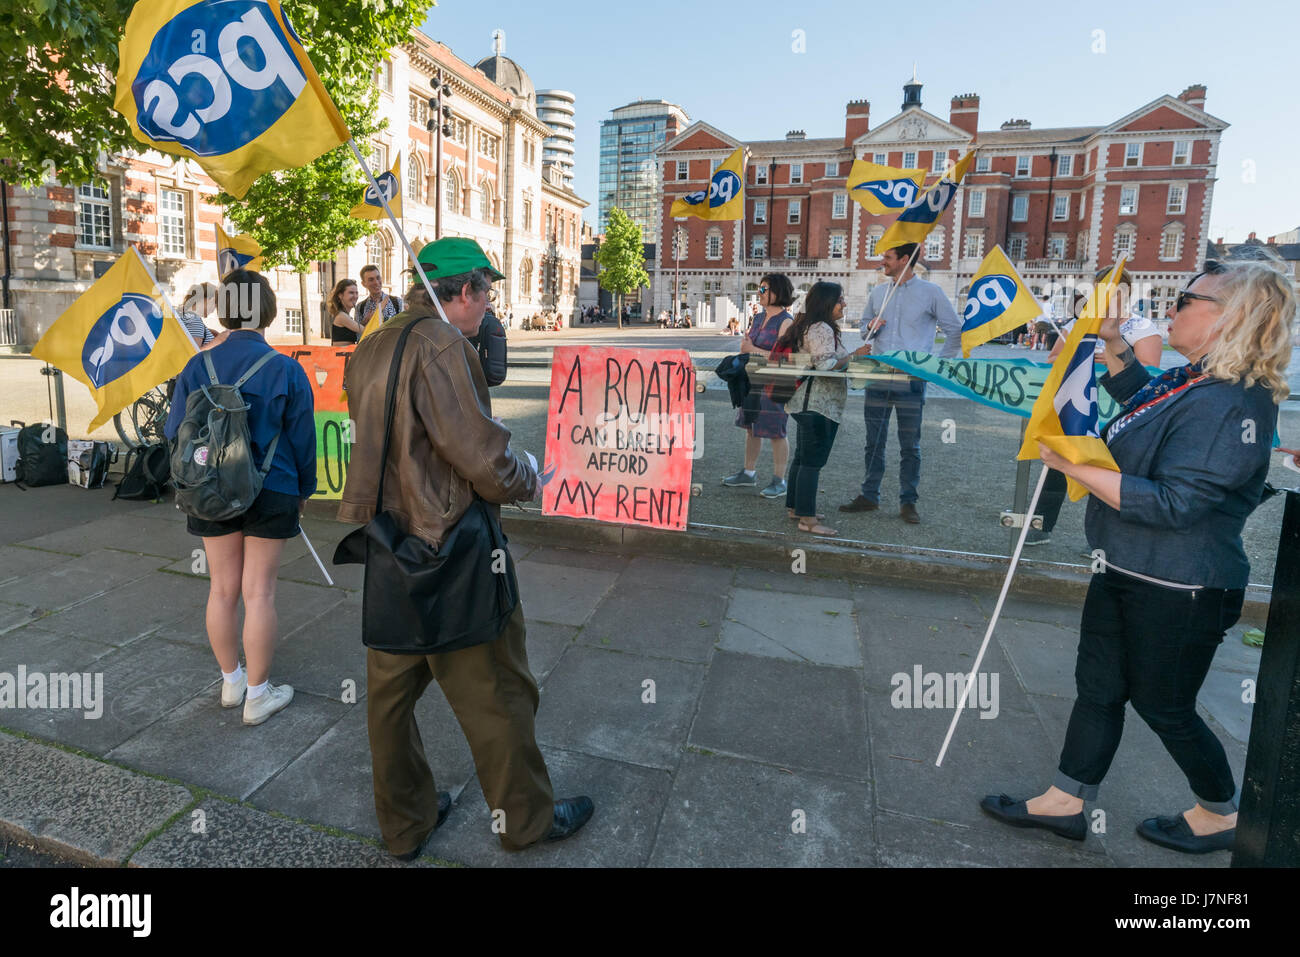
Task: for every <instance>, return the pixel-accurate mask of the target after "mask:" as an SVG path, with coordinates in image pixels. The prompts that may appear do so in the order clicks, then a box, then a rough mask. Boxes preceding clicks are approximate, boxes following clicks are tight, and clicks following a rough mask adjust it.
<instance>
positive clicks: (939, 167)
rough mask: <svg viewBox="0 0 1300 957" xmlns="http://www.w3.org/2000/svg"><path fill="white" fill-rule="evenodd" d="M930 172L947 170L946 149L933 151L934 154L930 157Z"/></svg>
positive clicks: (944, 171)
mask: <svg viewBox="0 0 1300 957" xmlns="http://www.w3.org/2000/svg"><path fill="white" fill-rule="evenodd" d="M930 172H931V173H946V172H948V151H947V150H935V151H934V155H933V156H931V157H930Z"/></svg>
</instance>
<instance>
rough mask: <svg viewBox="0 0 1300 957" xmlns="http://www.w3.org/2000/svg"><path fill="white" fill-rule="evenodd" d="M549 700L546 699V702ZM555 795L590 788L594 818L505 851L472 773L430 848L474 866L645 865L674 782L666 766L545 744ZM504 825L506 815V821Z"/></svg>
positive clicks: (587, 791) (570, 794)
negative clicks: (571, 830)
mask: <svg viewBox="0 0 1300 957" xmlns="http://www.w3.org/2000/svg"><path fill="white" fill-rule="evenodd" d="M543 707H545V705H543ZM542 756H543V757H544V758H545V759H546V768H547V771H548V772H549V775H550V778H551V787H552V789H553V790H554V793H555V796H556V797H557V798H565V797H576V796H578V795H580V794H585V795H587V796H588V797H590V798H591V799H592V802H593V803H594V804H595V806H596V810H595V813H593V814H592V817H591V820H590V821H588V822H587V824H586V825H585V826H584V827H583V828H582V830H581V831H579V832H578V833H577V834H575V835H573V836H572V837H570V838H566V839H565V840H563V841H555V842H553V843H542V844H539V845H535V846H533V847H529V848H526V849H525V850H522V851H507V850H505V849H504V848H503V847H501V842H500V839H499V838H498V837H497V835H495V834H493V833H492V816H491V811H490V810H489V808H488V806H487V802H486V801H485V800H484V799H483V791H482V789H481V788H480V786H479V781H478V778H474V779H473V780H472V781H471V782H470V783H469V785H468V786H467V787H466V788H465V791H464V792H463V793H462V794H461V796H460V799H459V800H458V801H457V802H456V804H455V806H454V807H453V808H452V810H451V815H450V816H449V817H448V818H447V822H446V823H445V824H444V825H443V828H445V831H444V830H442V829H440V830H439V831H438V833H437V834H436V835H434V838H433V840H432V841H430V842H429V847H428V850H427V853H428V854H431V855H434V856H436V857H439V858H442V859H444V860H452V861H457V862H463V863H465V864H469V865H470V866H472V867H530V868H531V867H641V866H643V865H645V863H646V862H647V860H648V859H649V857H650V849H651V845H652V844H653V841H654V835H655V829H656V827H657V826H658V823H659V815H660V811H661V810H662V808H663V806H664V802H665V801H666V800H667V798H668V791H669V788H670V787H671V786H672V781H671V778H670V775H669V773H668V772H667V771H664V770H656V769H653V768H645V767H639V766H637V765H633V764H627V763H625V762H622V761H608V760H602V759H601V758H597V757H593V756H591V755H588V754H579V753H576V752H572V751H562V750H557V749H555V748H547V747H543V748H542ZM506 823H507V826H508V825H509V822H506Z"/></svg>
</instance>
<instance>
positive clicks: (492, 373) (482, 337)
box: [469, 310, 507, 386]
mask: <svg viewBox="0 0 1300 957" xmlns="http://www.w3.org/2000/svg"><path fill="white" fill-rule="evenodd" d="M469 341H470V344H471V345H473V346H474V348H475V349H476V350H477V351H478V361H479V365H481V366H482V367H483V378H485V379H487V384H488V385H490V386H493V385H500V384H501V383H502V382H505V381H506V371H507V370H506V330H505V327H504V326H503V325H501V320H500V319H498V318H497V317H496V313H494V312H492V311H491V310H489V311H488V312H485V313H483V322H482V323H481V324H480V325H479V327H478V333H477V334H476V335H475V336H474V337H473V338H471V339H470V340H469Z"/></svg>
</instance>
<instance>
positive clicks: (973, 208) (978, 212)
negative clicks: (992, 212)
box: [966, 189, 985, 219]
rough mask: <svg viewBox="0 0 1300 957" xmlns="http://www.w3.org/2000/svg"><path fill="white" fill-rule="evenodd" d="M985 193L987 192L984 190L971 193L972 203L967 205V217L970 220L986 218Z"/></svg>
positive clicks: (974, 190)
mask: <svg viewBox="0 0 1300 957" xmlns="http://www.w3.org/2000/svg"><path fill="white" fill-rule="evenodd" d="M984 192H985V191H984V190H982V189H973V190H971V191H970V203H968V204H967V205H968V209H967V211H966V215H967V217H968V218H970V219H983V218H984V199H985V195H984Z"/></svg>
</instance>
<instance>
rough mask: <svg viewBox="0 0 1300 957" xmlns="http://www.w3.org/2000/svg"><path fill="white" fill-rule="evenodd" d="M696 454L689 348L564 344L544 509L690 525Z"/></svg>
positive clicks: (556, 377) (556, 359)
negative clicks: (690, 502)
mask: <svg viewBox="0 0 1300 957" xmlns="http://www.w3.org/2000/svg"><path fill="white" fill-rule="evenodd" d="M694 455H695V367H694V366H693V365H692V364H691V357H690V353H688V352H687V351H686V350H685V349H619V348H605V347H601V346H559V347H557V348H556V350H555V353H554V355H553V357H552V359H551V398H550V405H549V409H548V412H547V417H546V466H545V470H544V472H543V475H544V477H546V486H545V488H544V489H543V491H542V513H543V514H545V515H567V516H571V517H575V518H591V519H595V520H596V521H600V522H613V523H616V524H621V525H647V526H650V527H652V528H672V529H678V530H682V529H685V528H686V521H687V518H686V513H687V500H688V499H689V498H690V494H691V459H692V458H693V457H694Z"/></svg>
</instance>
